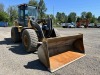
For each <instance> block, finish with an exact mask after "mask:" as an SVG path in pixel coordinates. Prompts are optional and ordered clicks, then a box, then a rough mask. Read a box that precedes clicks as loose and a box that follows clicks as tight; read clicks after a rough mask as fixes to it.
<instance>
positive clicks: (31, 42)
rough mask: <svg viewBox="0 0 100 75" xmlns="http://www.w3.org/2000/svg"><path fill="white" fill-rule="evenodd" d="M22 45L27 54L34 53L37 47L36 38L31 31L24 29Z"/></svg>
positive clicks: (33, 31)
mask: <svg viewBox="0 0 100 75" xmlns="http://www.w3.org/2000/svg"><path fill="white" fill-rule="evenodd" d="M22 43H23V45H24V47H25V49H26V51H27V52H35V51H36V50H37V45H38V37H37V34H36V32H35V30H33V29H25V30H24V31H23V33H22Z"/></svg>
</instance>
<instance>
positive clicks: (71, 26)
mask: <svg viewBox="0 0 100 75" xmlns="http://www.w3.org/2000/svg"><path fill="white" fill-rule="evenodd" d="M61 26H62V27H63V28H75V25H74V24H72V23H61Z"/></svg>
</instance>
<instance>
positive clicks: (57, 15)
mask: <svg viewBox="0 0 100 75" xmlns="http://www.w3.org/2000/svg"><path fill="white" fill-rule="evenodd" d="M56 19H57V22H58V23H61V13H60V12H57V14H56Z"/></svg>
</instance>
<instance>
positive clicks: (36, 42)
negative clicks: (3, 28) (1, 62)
mask: <svg viewBox="0 0 100 75" xmlns="http://www.w3.org/2000/svg"><path fill="white" fill-rule="evenodd" d="M38 10H39V8H38V7H33V6H30V5H27V4H21V5H19V6H18V19H17V20H16V21H15V26H14V27H12V29H11V38H12V40H13V42H15V43H16V42H20V41H22V44H23V45H24V47H25V49H26V51H27V52H31V51H33V52H35V51H38V57H39V59H40V61H41V62H42V63H43V64H44V65H45V66H46V67H47V68H48V69H49V70H50V71H51V72H54V71H56V70H58V69H60V68H62V67H64V66H65V65H67V64H69V63H71V62H73V61H75V60H77V59H79V58H81V57H83V56H84V55H85V51H84V45H83V34H78V35H73V36H66V37H60V34H59V33H58V31H57V29H55V28H53V25H52V19H51V18H48V19H38Z"/></svg>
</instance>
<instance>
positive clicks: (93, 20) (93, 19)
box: [91, 15, 96, 23]
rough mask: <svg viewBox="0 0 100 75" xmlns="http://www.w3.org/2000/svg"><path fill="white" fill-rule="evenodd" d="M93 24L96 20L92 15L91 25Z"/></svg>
mask: <svg viewBox="0 0 100 75" xmlns="http://www.w3.org/2000/svg"><path fill="white" fill-rule="evenodd" d="M95 22H96V18H95V15H93V16H92V19H91V23H95Z"/></svg>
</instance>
